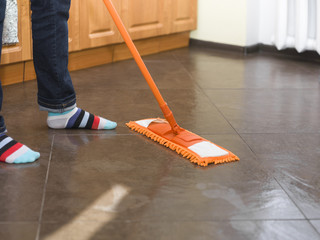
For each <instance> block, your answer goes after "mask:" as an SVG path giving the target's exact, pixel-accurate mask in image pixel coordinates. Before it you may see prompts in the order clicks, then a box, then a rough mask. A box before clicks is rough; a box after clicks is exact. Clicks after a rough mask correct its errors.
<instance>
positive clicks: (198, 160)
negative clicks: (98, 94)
mask: <svg viewBox="0 0 320 240" xmlns="http://www.w3.org/2000/svg"><path fill="white" fill-rule="evenodd" d="M161 120H162V119H161ZM126 125H127V126H128V127H129V128H131V129H132V130H134V131H136V132H138V133H140V134H143V135H145V136H147V137H148V138H150V139H152V140H153V141H155V142H158V143H160V144H161V145H163V146H165V147H167V148H170V149H171V150H173V151H176V152H177V153H178V154H180V155H181V156H182V157H184V158H187V159H189V160H190V161H191V162H192V163H195V164H198V165H199V166H202V167H206V166H208V164H210V163H213V164H219V163H227V162H233V161H239V158H238V157H237V156H236V155H234V154H233V153H232V152H230V151H228V150H227V149H224V148H222V147H220V146H218V145H216V144H215V145H216V146H218V147H219V148H221V149H223V150H225V151H227V152H228V155H225V156H220V157H205V158H203V157H200V156H199V155H198V154H196V153H194V152H193V151H191V150H189V149H188V148H186V147H184V146H182V145H178V144H176V143H174V142H172V141H170V140H168V139H166V138H164V137H161V136H159V135H158V134H156V133H154V132H152V131H151V130H149V129H148V128H145V127H143V126H140V125H139V124H137V123H135V122H133V121H131V122H129V123H127V124H126ZM185 131H187V130H185ZM189 133H191V132H189ZM191 134H194V133H191ZM194 135H196V134H194ZM196 136H197V135H196ZM197 137H199V136H197ZM206 141H207V140H206Z"/></svg>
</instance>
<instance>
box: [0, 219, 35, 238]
mask: <svg viewBox="0 0 320 240" xmlns="http://www.w3.org/2000/svg"><path fill="white" fill-rule="evenodd" d="M37 228H38V223H0V239H3V240H22V239H23V240H35V239H36V234H37Z"/></svg>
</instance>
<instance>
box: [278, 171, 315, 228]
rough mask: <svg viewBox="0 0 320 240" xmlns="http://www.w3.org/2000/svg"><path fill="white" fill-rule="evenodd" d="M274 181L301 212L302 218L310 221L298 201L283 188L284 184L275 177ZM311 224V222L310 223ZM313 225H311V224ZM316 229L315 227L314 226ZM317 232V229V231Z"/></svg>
mask: <svg viewBox="0 0 320 240" xmlns="http://www.w3.org/2000/svg"><path fill="white" fill-rule="evenodd" d="M273 179H274V180H275V181H276V182H277V184H278V185H279V186H280V187H281V189H282V191H283V192H284V193H285V194H286V195H287V197H288V198H289V199H290V201H291V202H292V203H293V204H294V206H295V207H296V208H297V209H298V210H299V212H300V213H301V214H302V216H303V217H304V218H305V219H306V220H307V221H309V219H308V217H307V216H306V214H305V213H304V212H303V210H302V209H301V208H300V207H299V205H298V204H297V203H296V201H295V200H294V199H293V198H292V197H291V196H290V194H289V193H288V191H286V189H285V187H283V186H282V184H281V183H280V182H279V181H278V179H277V177H276V176H273ZM309 223H310V221H309ZM310 224H311V223H310ZM312 227H313V228H314V229H315V227H314V226H312ZM315 230H316V229H315Z"/></svg>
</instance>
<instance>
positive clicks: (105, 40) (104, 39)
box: [80, 0, 122, 49]
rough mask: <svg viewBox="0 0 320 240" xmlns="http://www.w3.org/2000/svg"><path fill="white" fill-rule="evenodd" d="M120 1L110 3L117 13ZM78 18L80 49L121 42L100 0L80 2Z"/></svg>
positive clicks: (114, 0) (115, 0) (83, 0)
mask: <svg viewBox="0 0 320 240" xmlns="http://www.w3.org/2000/svg"><path fill="white" fill-rule="evenodd" d="M120 1H121V0H113V1H112V2H113V4H114V5H115V7H116V9H117V11H119V12H120V10H121V9H120ZM80 16H81V17H80V49H86V48H92V47H99V46H104V45H107V44H112V43H118V42H121V41H122V38H121V36H120V33H119V32H118V30H117V29H116V26H115V24H114V23H113V20H112V18H111V16H110V14H109V12H108V10H107V8H106V6H105V5H104V3H103V1H102V0H80Z"/></svg>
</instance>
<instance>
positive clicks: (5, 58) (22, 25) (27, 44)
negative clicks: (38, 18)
mask: <svg viewBox="0 0 320 240" xmlns="http://www.w3.org/2000/svg"><path fill="white" fill-rule="evenodd" d="M29 3H30V2H29V0H18V38H19V43H18V44H16V45H13V46H4V47H3V48H2V56H1V64H8V63H15V62H20V61H25V60H29V59H31V21H30V16H31V14H30V5H29Z"/></svg>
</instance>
